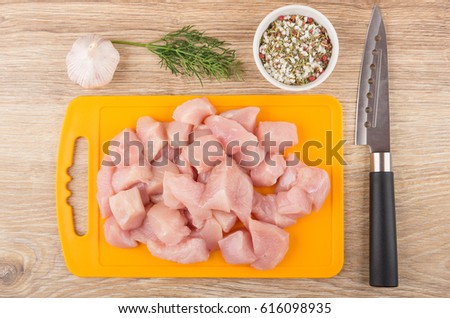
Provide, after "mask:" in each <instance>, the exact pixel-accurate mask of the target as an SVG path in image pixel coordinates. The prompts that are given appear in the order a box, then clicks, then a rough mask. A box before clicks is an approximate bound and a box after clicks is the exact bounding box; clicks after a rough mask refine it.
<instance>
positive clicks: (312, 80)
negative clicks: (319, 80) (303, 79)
mask: <svg viewBox="0 0 450 318" xmlns="http://www.w3.org/2000/svg"><path fill="white" fill-rule="evenodd" d="M315 80H316V77H315V76H310V77H308V81H310V82H314V81H315Z"/></svg>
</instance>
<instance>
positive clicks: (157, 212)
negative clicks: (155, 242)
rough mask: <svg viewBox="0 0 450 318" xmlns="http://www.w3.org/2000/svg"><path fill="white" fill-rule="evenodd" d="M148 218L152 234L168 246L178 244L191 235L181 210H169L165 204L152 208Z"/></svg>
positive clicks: (158, 204)
mask: <svg viewBox="0 0 450 318" xmlns="http://www.w3.org/2000/svg"><path fill="white" fill-rule="evenodd" d="M147 218H148V224H149V225H150V228H151V230H152V232H153V233H155V235H156V237H157V238H158V239H159V240H160V241H161V242H163V243H164V244H166V245H168V246H172V245H176V244H178V243H179V242H181V241H182V240H183V239H184V238H186V237H187V236H188V235H189V233H191V230H190V229H189V228H188V227H187V226H186V224H187V220H186V218H185V217H184V215H183V214H182V213H181V212H180V211H179V210H174V209H171V208H168V207H167V206H166V205H164V203H163V202H161V203H157V204H155V205H154V206H153V207H151V208H150V209H149V210H148V212H147Z"/></svg>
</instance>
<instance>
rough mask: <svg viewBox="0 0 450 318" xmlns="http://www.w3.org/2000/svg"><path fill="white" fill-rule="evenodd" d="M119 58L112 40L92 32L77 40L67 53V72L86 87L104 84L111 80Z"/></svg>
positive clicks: (72, 78)
mask: <svg viewBox="0 0 450 318" xmlns="http://www.w3.org/2000/svg"><path fill="white" fill-rule="evenodd" d="M119 60H120V55H119V52H117V50H116V49H115V48H114V46H113V44H112V43H111V41H109V40H106V39H104V38H102V37H101V36H99V35H95V34H90V35H87V36H84V37H81V38H79V39H78V40H76V41H75V43H74V44H73V46H72V49H71V50H70V52H69V53H68V54H67V57H66V65H67V74H68V75H69V78H70V79H71V80H72V81H73V82H75V83H77V84H78V85H80V86H82V87H84V88H95V87H100V86H104V85H106V84H108V83H109V82H111V80H112V78H113V76H114V72H115V71H116V67H117V64H119Z"/></svg>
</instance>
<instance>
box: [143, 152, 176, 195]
mask: <svg viewBox="0 0 450 318" xmlns="http://www.w3.org/2000/svg"><path fill="white" fill-rule="evenodd" d="M151 166H152V172H153V177H152V178H151V179H150V180H149V181H148V182H147V184H146V189H147V194H148V195H150V196H152V195H155V194H161V193H162V192H163V179H164V174H165V173H166V172H170V173H180V171H179V170H178V167H177V165H176V164H174V163H173V162H172V161H169V160H166V161H164V159H162V160H155V161H152V163H151Z"/></svg>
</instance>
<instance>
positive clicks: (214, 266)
mask: <svg viewBox="0 0 450 318" xmlns="http://www.w3.org/2000/svg"><path fill="white" fill-rule="evenodd" d="M194 97H196V96H99V97H93V96H92V97H79V98H76V99H74V100H73V101H72V102H71V103H70V105H69V107H68V109H67V113H66V117H65V121H64V126H63V129H62V133H61V140H60V145H59V154H58V164H57V174H56V205H57V214H58V226H59V233H60V237H61V244H62V248H63V251H64V257H65V260H66V263H67V267H68V268H69V270H70V271H71V272H72V273H73V274H75V275H78V276H101V277H280V278H281V277H292V278H294V277H331V276H334V275H336V274H337V273H338V272H339V271H340V270H341V268H342V265H343V261H344V224H343V214H344V212H343V166H342V164H341V163H340V162H338V161H337V160H335V159H333V160H332V162H329V163H328V164H327V163H326V148H327V146H326V141H327V140H326V139H327V137H326V136H327V131H331V132H332V140H329V142H328V143H329V145H328V148H330V147H332V146H333V145H335V144H336V143H337V142H339V141H340V140H342V111H341V106H340V104H339V102H338V101H337V100H336V99H335V98H333V97H330V96H293V95H283V96H272V95H261V96H247V95H243V96H209V97H208V98H209V100H210V101H211V103H212V104H213V105H214V106H215V107H216V108H217V109H218V111H224V110H228V109H233V108H239V107H243V106H250V105H256V106H259V107H260V108H261V112H260V114H259V115H258V121H259V120H269V121H289V122H293V123H295V124H296V125H297V128H298V134H299V141H300V142H299V145H297V146H296V147H295V148H293V149H292V150H296V151H301V150H302V145H303V144H304V143H305V142H307V141H318V142H320V143H321V145H323V147H322V148H319V147H312V148H311V149H310V151H309V154H308V155H309V158H310V160H315V159H322V160H323V163H322V164H321V165H319V166H320V167H321V168H323V169H325V170H326V171H327V172H328V174H329V176H330V179H331V191H330V194H329V195H328V197H327V199H326V201H325V203H324V205H323V207H322V208H321V210H320V211H319V212H317V213H315V212H313V213H311V214H310V215H308V216H306V217H304V218H301V219H299V220H298V222H297V224H295V225H293V226H291V227H289V228H287V231H288V232H289V233H290V247H289V251H288V253H287V255H286V257H285V259H284V260H283V261H282V262H281V263H280V264H279V265H278V266H277V267H276V268H275V269H273V270H267V271H260V270H256V269H253V268H251V267H250V266H246V265H242V266H237V265H229V264H227V263H225V261H224V260H223V259H222V256H221V254H220V252H219V251H216V252H213V253H212V254H211V256H210V258H209V260H208V261H207V262H204V263H197V264H191V265H182V264H177V263H173V262H169V261H165V260H161V259H158V258H155V257H153V256H152V255H151V254H150V253H149V252H148V250H147V248H146V246H145V245H142V244H140V245H139V246H138V247H136V248H132V249H120V248H115V247H112V246H109V245H108V244H107V243H106V242H105V239H104V235H103V220H102V218H101V216H100V214H99V208H98V205H97V202H96V198H95V196H96V174H97V171H98V169H99V166H100V162H101V158H102V149H101V145H102V144H103V143H104V142H105V141H108V140H110V139H111V138H112V137H114V136H115V135H116V134H117V133H119V132H120V131H121V130H122V129H124V128H126V127H135V124H136V120H137V119H138V118H139V117H140V116H144V115H149V116H152V117H154V118H155V119H157V120H160V121H170V120H172V119H171V114H172V112H173V110H174V108H175V107H176V106H177V105H179V104H181V103H182V102H184V101H186V100H188V99H191V98H194ZM79 137H84V138H86V139H87V140H88V144H89V146H88V152H89V158H88V159H89V161H88V162H89V166H88V211H87V213H88V228H87V233H86V234H85V235H84V236H78V235H77V234H76V233H75V230H74V221H73V215H72V207H71V206H70V205H69V204H68V203H67V199H68V197H69V196H70V191H69V190H67V184H68V183H69V181H70V179H71V178H70V176H69V175H68V173H67V169H68V168H69V167H70V166H71V165H72V161H73V154H74V144H75V141H76V139H77V138H79ZM330 143H331V144H330ZM339 153H340V155H343V151H342V149H340V151H339Z"/></svg>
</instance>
